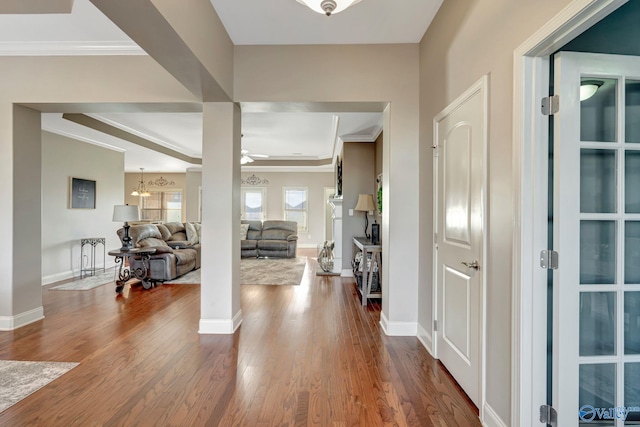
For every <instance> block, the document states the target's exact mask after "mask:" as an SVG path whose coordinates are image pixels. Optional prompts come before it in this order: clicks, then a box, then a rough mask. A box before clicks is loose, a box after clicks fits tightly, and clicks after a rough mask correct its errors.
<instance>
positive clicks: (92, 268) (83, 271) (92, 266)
mask: <svg viewBox="0 0 640 427" xmlns="http://www.w3.org/2000/svg"><path fill="white" fill-rule="evenodd" d="M105 240H106V239H105V238H104V237H85V238H83V239H80V278H81V279H82V278H84V277H85V276H93V275H95V274H96V271H97V270H102V271H105V265H106V260H107V257H106V255H105ZM99 244H102V268H101V269H100V268H96V246H97V245H99ZM85 245H90V247H91V251H90V253H89V255H88V258H87V261H88V262H87V264H89V265H88V266H87V267H86V268H85V265H84V247H85Z"/></svg>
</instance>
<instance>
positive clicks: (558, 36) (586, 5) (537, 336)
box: [511, 0, 627, 426]
mask: <svg viewBox="0 0 640 427" xmlns="http://www.w3.org/2000/svg"><path fill="white" fill-rule="evenodd" d="M626 2H627V0H574V1H573V2H571V3H570V4H569V5H568V6H567V7H566V8H564V9H563V10H562V11H561V12H560V13H559V14H558V15H556V16H555V17H554V18H553V19H551V20H550V21H549V22H547V24H546V25H544V26H543V27H542V28H541V29H540V30H539V31H537V32H536V33H535V34H533V35H532V36H531V37H530V38H529V39H528V40H527V41H525V42H524V43H523V44H522V45H520V46H519V47H518V48H517V49H516V50H515V51H514V56H513V141H514V145H513V158H512V161H513V183H514V198H513V201H514V206H513V209H514V230H513V235H514V242H513V258H512V265H513V280H512V283H513V293H512V298H513V300H512V307H513V309H512V325H513V330H512V368H511V369H512V372H511V375H512V381H511V384H512V389H511V396H512V402H511V425H513V426H530V425H536V423H539V419H538V415H539V413H538V408H539V406H540V405H543V404H546V389H547V384H546V377H547V367H546V363H547V361H546V346H547V286H546V283H547V272H546V270H543V269H542V268H540V266H539V253H540V251H541V250H543V249H548V248H547V195H548V194H547V183H548V179H547V178H548V169H547V162H548V144H549V138H548V120H547V119H546V118H545V117H544V116H542V114H540V107H539V103H540V99H542V98H543V97H544V96H547V95H548V88H549V55H550V54H552V53H553V52H555V51H556V50H557V49H558V48H560V47H561V46H563V45H565V44H566V43H567V42H569V41H570V40H572V39H573V38H575V37H576V36H578V35H579V34H581V33H582V32H584V31H585V30H586V29H588V28H589V27H591V26H592V25H593V24H595V23H596V22H598V21H599V20H601V19H602V18H604V17H605V16H607V15H609V14H610V13H611V12H612V11H614V10H615V9H617V8H618V7H620V6H622V5H623V4H624V3H626ZM561 104H562V101H561Z"/></svg>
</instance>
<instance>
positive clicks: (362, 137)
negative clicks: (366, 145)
mask: <svg viewBox="0 0 640 427" xmlns="http://www.w3.org/2000/svg"><path fill="white" fill-rule="evenodd" d="M381 132H382V127H381V126H379V127H377V128H375V129H374V131H373V132H372V133H363V134H355V133H354V134H350V135H342V136H340V138H341V139H342V141H343V142H376V139H378V137H379V136H380V133H381Z"/></svg>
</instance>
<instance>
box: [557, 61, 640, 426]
mask: <svg viewBox="0 0 640 427" xmlns="http://www.w3.org/2000/svg"><path fill="white" fill-rule="evenodd" d="M555 87H556V92H557V93H558V94H559V95H560V112H559V113H558V114H557V115H556V116H555V120H554V177H553V180H554V246H555V247H554V249H555V250H557V251H558V252H559V259H560V267H559V268H558V269H557V270H556V271H555V272H554V284H553V287H554V305H553V310H554V313H553V318H554V320H553V389H552V402H553V406H554V407H555V408H556V410H557V411H558V425H559V426H563V427H565V426H567V427H569V426H591V425H598V426H616V427H620V426H626V425H640V59H639V58H635V57H629V56H624V57H623V56H614V55H601V54H584V53H573V52H561V53H559V54H557V55H556V58H555Z"/></svg>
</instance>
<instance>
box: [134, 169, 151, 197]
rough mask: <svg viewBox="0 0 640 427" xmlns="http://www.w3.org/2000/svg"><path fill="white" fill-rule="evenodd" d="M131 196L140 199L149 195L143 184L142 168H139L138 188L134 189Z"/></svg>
mask: <svg viewBox="0 0 640 427" xmlns="http://www.w3.org/2000/svg"><path fill="white" fill-rule="evenodd" d="M131 195H132V196H140V197H149V196H150V195H151V193H149V191H148V190H147V186H146V185H145V184H144V168H140V182H138V188H135V189H134V190H133V192H132V193H131Z"/></svg>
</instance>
